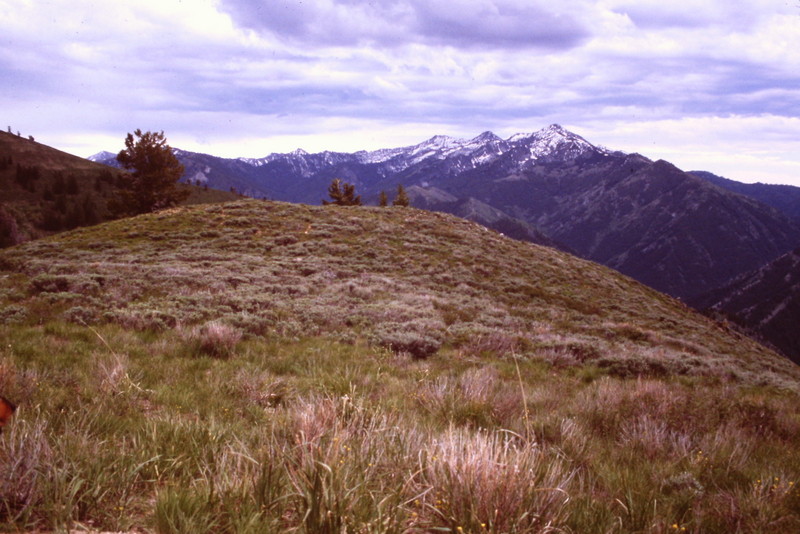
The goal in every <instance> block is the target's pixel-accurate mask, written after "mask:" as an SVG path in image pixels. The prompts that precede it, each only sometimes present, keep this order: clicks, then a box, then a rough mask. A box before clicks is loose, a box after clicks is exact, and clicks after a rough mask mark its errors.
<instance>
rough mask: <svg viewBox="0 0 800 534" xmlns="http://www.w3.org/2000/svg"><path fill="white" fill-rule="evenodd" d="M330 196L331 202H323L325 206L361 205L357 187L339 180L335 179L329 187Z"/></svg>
mask: <svg viewBox="0 0 800 534" xmlns="http://www.w3.org/2000/svg"><path fill="white" fill-rule="evenodd" d="M328 196H329V197H331V200H323V201H322V204H323V205H324V206H328V205H331V204H333V205H336V206H360V205H361V195H356V186H354V185H353V184H348V183H347V182H343V181H341V180H340V179H339V178H335V179H334V180H333V181H332V182H331V185H330V186H328Z"/></svg>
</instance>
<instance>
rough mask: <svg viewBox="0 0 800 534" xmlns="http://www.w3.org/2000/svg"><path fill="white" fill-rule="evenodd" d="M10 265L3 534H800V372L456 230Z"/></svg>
mask: <svg viewBox="0 0 800 534" xmlns="http://www.w3.org/2000/svg"><path fill="white" fill-rule="evenodd" d="M0 269H2V270H0V323H2V324H0V392H2V394H3V395H5V396H7V397H9V398H11V399H13V400H14V401H15V402H17V403H18V404H19V409H18V411H17V414H16V415H15V417H14V419H13V420H12V422H11V423H10V424H9V425H8V426H7V427H6V428H5V429H4V432H3V434H2V435H0V530H5V531H35V530H39V531H48V530H66V529H92V530H100V531H130V530H136V531H146V532H159V533H172V532H212V531H213V532H237V533H239V532H287V531H289V532H310V533H311V532H313V533H317V532H337V533H338V532H386V533H391V532H440V531H441V532H455V533H458V532H492V533H506V532H519V533H544V532H575V533H584V532H660V533H668V532H696V533H700V532H702V533H730V532H791V531H795V530H798V529H800V492H798V488H797V485H798V484H800V447H799V446H798V445H800V402H798V401H799V400H800V399H798V395H800V393H799V392H798V390H799V388H798V384H799V383H800V382H798V373H797V369H796V367H793V366H792V365H791V364H790V363H789V362H788V361H786V360H785V359H781V358H780V357H778V356H777V355H775V354H774V353H771V352H770V351H768V350H767V349H764V348H763V347H760V346H759V345H757V344H755V343H753V342H752V341H749V340H747V339H745V338H741V337H737V336H736V334H735V333H731V332H728V331H726V330H725V329H724V327H723V326H721V325H717V324H715V323H713V322H710V321H709V320H707V319H705V318H703V317H701V316H699V315H697V314H695V313H693V312H691V311H690V310H689V309H687V308H686V307H684V306H682V305H681V304H680V303H678V302H676V301H674V300H672V299H669V298H667V297H664V296H663V295H660V294H658V293H655V292H653V291H651V290H649V289H647V288H645V287H643V286H641V285H639V284H636V283H635V282H632V281H631V280H629V279H627V278H625V277H622V276H620V275H618V274H616V273H613V272H611V271H609V270H608V269H605V268H602V267H599V266H597V265H595V264H591V263H588V262H584V261H581V260H577V259H575V258H572V257H570V256H568V255H566V254H562V253H559V252H556V251H552V250H550V249H544V248H541V247H535V246H531V245H527V244H523V243H518V242H514V241H511V240H508V239H505V238H503V237H502V236H499V235H497V234H494V233H492V232H488V231H486V230H484V229H482V228H481V227H478V226H476V225H474V224H471V223H467V222H465V221H461V220H459V219H455V218H453V217H449V216H445V215H440V214H430V213H425V212H420V211H418V210H412V209H400V208H385V209H378V208H358V209H352V208H351V209H348V208H342V209H339V208H330V207H328V208H321V207H319V208H317V207H310V206H292V205H288V204H281V203H267V202H256V201H239V202H236V203H232V204H225V205H219V206H198V207H192V208H182V209H178V210H171V211H169V212H163V213H158V214H152V215H147V216H142V217H137V218H134V219H129V220H123V221H116V222H112V223H108V224H104V225H100V226H97V227H93V228H89V229H81V230H76V231H73V232H70V233H67V234H62V235H58V236H53V237H51V238H48V239H45V240H41V241H37V242H31V243H27V244H24V245H22V246H18V247H14V248H11V249H7V250H4V251H2V252H0ZM426 339H427V340H429V343H431V344H433V345H434V346H435V351H433V352H432V353H429V354H428V353H426V354H417V357H415V356H414V355H413V354H411V353H410V351H411V349H409V347H412V348H413V347H415V346H418V345H415V344H414V343H421V342H422V341H424V340H426ZM420 340H422V341H420ZM404 343H409V344H408V345H405V344H404Z"/></svg>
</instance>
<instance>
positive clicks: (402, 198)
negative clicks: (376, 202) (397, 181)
mask: <svg viewBox="0 0 800 534" xmlns="http://www.w3.org/2000/svg"><path fill="white" fill-rule="evenodd" d="M409 203H410V202H409V200H408V194H407V193H406V190H405V189H404V188H403V186H402V185H398V186H397V196H396V197H395V199H394V201H393V202H392V206H405V207H407V206H408V205H409Z"/></svg>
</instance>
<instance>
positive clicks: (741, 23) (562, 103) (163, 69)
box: [0, 0, 800, 185]
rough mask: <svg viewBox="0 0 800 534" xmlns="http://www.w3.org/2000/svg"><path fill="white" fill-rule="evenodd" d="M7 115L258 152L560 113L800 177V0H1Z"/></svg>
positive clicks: (529, 121)
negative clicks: (136, 131)
mask: <svg viewBox="0 0 800 534" xmlns="http://www.w3.org/2000/svg"><path fill="white" fill-rule="evenodd" d="M0 80H2V83H0V127H1V128H5V127H6V125H8V126H10V127H11V128H12V130H13V131H14V132H16V131H20V132H21V133H22V134H23V135H26V136H27V135H33V136H34V137H35V138H36V139H37V140H38V141H41V142H43V143H46V144H49V145H51V146H55V147H56V148H60V149H62V150H66V151H67V152H71V153H73V154H77V155H80V156H89V155H91V154H93V153H95V152H98V151H100V150H110V151H117V150H120V149H121V148H122V145H123V139H124V137H125V134H126V133H127V132H130V131H133V130H134V129H136V128H141V129H144V130H164V132H165V133H166V135H167V138H168V139H169V141H170V144H171V145H172V146H175V147H179V148H183V149H187V150H195V151H200V152H206V153H211V154H214V155H219V156H226V157H236V156H247V157H261V156H265V155H267V154H269V153H271V152H288V151H290V150H293V149H295V148H303V149H305V150H307V151H309V152H316V151H322V150H340V151H355V150H359V149H377V148H386V147H396V146H404V145H409V144H416V143H418V142H421V141H423V140H425V139H427V138H429V137H431V136H433V135H435V134H445V135H451V136H455V137H466V138H469V137H474V136H476V135H478V134H480V133H481V132H483V131H486V130H492V131H494V132H495V133H497V134H498V135H500V136H502V137H508V136H510V135H512V134H514V133H517V132H532V131H535V130H538V129H540V128H543V127H545V126H547V125H549V124H551V123H559V124H562V125H563V126H565V127H566V128H568V129H570V130H572V131H574V132H576V133H579V134H581V135H583V136H584V137H585V138H587V140H589V141H591V142H593V143H595V144H601V145H604V146H607V147H609V148H613V149H619V150H625V151H630V152H634V151H635V152H639V153H641V154H644V155H645V156H647V157H650V158H652V159H658V158H662V159H667V160H669V161H671V162H673V163H675V164H676V165H678V166H679V167H681V168H683V169H686V170H693V169H703V170H708V171H712V172H715V173H717V174H720V175H723V176H726V177H729V178H733V179H737V180H741V181H747V182H753V181H764V182H773V183H791V184H794V185H800V142H799V141H800V0H736V1H731V0H680V1H675V2H669V1H665V0H564V1H562V2H556V1H552V0H375V1H367V0H136V1H127V0H116V1H113V2H109V1H107V0H98V1H90V0H56V1H47V0H0Z"/></svg>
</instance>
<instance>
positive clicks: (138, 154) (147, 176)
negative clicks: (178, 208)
mask: <svg viewBox="0 0 800 534" xmlns="http://www.w3.org/2000/svg"><path fill="white" fill-rule="evenodd" d="M134 135H135V136H136V138H135V139H134ZM117 161H118V162H119V163H120V164H121V165H122V166H123V167H124V168H125V169H128V170H131V171H133V172H131V173H129V174H127V175H125V176H124V177H123V178H122V179H121V180H120V181H121V184H120V185H121V189H122V191H121V192H120V195H119V198H117V199H115V201H114V202H112V204H111V207H112V209H113V211H116V212H118V213H120V214H136V213H147V212H151V211H156V210H159V209H163V208H168V207H170V206H174V205H175V204H177V203H179V202H180V201H182V200H184V199H186V197H188V196H189V191H188V190H181V189H179V188H178V187H177V184H178V180H180V178H181V176H182V175H183V170H184V168H183V165H181V164H180V162H179V161H178V158H176V157H175V154H173V152H172V148H171V147H170V146H169V145H168V144H167V139H166V137H164V132H142V131H141V130H138V129H137V130H136V131H135V132H133V134H130V133H129V134H128V136H127V137H126V138H125V150H122V151H121V152H120V153H119V154H117Z"/></svg>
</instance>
